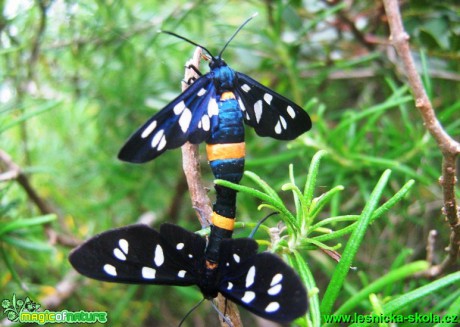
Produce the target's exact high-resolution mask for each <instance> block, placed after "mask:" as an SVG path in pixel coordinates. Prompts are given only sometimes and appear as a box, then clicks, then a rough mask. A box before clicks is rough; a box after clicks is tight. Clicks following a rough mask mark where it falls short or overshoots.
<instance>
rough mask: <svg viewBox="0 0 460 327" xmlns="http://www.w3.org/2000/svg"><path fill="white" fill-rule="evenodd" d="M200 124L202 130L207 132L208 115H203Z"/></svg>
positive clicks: (209, 123) (208, 125)
mask: <svg viewBox="0 0 460 327" xmlns="http://www.w3.org/2000/svg"><path fill="white" fill-rule="evenodd" d="M201 123H202V128H203V130H204V131H206V132H207V131H209V128H210V127H211V122H210V121H209V116H208V115H203V117H201V120H200V124H201Z"/></svg>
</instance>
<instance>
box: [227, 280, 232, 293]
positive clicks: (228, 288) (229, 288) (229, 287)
mask: <svg viewBox="0 0 460 327" xmlns="http://www.w3.org/2000/svg"><path fill="white" fill-rule="evenodd" d="M232 288H233V283H232V282H228V286H227V290H229V291H230V290H231V289H232Z"/></svg>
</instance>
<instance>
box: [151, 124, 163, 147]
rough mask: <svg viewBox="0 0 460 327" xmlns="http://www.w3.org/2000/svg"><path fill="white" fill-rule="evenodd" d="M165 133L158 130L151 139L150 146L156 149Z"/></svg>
mask: <svg viewBox="0 0 460 327" xmlns="http://www.w3.org/2000/svg"><path fill="white" fill-rule="evenodd" d="M164 133H165V131H164V130H163V129H160V130H159V131H158V132H157V133H156V134H155V136H154V137H153V138H152V143H151V146H152V148H156V147H157V146H158V144H159V143H160V141H161V139H162V138H163V136H164Z"/></svg>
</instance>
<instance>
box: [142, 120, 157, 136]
mask: <svg viewBox="0 0 460 327" xmlns="http://www.w3.org/2000/svg"><path fill="white" fill-rule="evenodd" d="M156 127H157V121H156V120H154V121H153V122H151V123H150V124H149V126H147V127H146V128H145V129H144V131H143V132H142V134H141V137H142V138H143V139H145V138H146V137H147V136H149V135H150V133H152V132H153V130H154V129H155V128H156Z"/></svg>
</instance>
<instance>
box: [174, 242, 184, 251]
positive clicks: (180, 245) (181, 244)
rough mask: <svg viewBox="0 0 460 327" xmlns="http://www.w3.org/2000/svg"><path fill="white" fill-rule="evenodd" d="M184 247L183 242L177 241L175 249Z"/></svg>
mask: <svg viewBox="0 0 460 327" xmlns="http://www.w3.org/2000/svg"><path fill="white" fill-rule="evenodd" d="M183 248H184V243H177V245H176V249H178V250H182V249H183Z"/></svg>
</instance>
